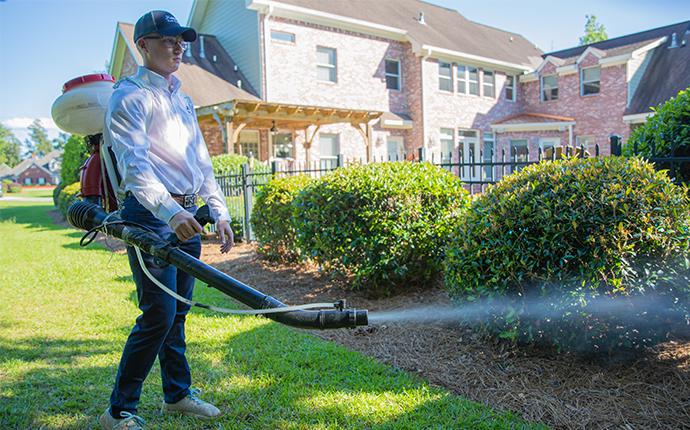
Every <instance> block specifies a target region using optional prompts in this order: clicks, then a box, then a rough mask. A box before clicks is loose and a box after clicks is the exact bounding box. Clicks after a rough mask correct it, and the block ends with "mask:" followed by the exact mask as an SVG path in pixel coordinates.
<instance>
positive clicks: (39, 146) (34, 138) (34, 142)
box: [24, 119, 53, 157]
mask: <svg viewBox="0 0 690 430" xmlns="http://www.w3.org/2000/svg"><path fill="white" fill-rule="evenodd" d="M28 128H29V133H30V139H26V140H25V141H24V143H25V144H26V146H27V148H28V149H29V150H28V153H29V154H31V155H36V156H37V157H43V156H44V155H46V154H48V153H49V152H50V151H52V150H53V145H52V143H51V142H50V140H49V139H48V133H47V132H46V129H45V128H43V124H41V120H40V119H35V120H34V122H32V123H31V125H30V126H29V127H28Z"/></svg>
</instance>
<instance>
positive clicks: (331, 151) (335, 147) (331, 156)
mask: <svg viewBox="0 0 690 430" xmlns="http://www.w3.org/2000/svg"><path fill="white" fill-rule="evenodd" d="M338 154H340V136H338V135H337V134H335V133H319V157H320V159H321V168H322V169H324V168H325V169H328V168H333V167H335V166H336V165H337V163H338Z"/></svg>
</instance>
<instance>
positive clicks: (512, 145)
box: [509, 139, 529, 172]
mask: <svg viewBox="0 0 690 430" xmlns="http://www.w3.org/2000/svg"><path fill="white" fill-rule="evenodd" d="M516 142H525V143H524V145H523V144H520V145H517V144H516ZM518 147H520V148H521V147H524V148H526V151H525V158H524V160H523V159H520V158H517V159H516V157H515V156H514V155H513V148H518ZM509 148H510V162H511V163H512V162H513V161H515V162H517V163H523V162H526V161H529V139H510V144H509ZM525 167H527V166H526V165H522V166H512V165H511V172H519V171H520V170H522V169H524V168H525Z"/></svg>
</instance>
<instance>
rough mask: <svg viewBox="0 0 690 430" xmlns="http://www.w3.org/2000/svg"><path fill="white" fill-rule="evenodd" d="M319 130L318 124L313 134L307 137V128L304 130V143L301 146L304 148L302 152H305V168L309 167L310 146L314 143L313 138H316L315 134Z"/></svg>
mask: <svg viewBox="0 0 690 430" xmlns="http://www.w3.org/2000/svg"><path fill="white" fill-rule="evenodd" d="M320 128H321V125H320V124H318V125H317V126H316V128H315V129H314V132H313V133H312V134H311V136H310V135H309V126H307V128H305V129H304V143H303V144H302V146H303V147H304V152H305V159H306V161H307V168H308V166H309V162H310V161H311V144H312V142H314V137H316V133H318V132H319V129H320Z"/></svg>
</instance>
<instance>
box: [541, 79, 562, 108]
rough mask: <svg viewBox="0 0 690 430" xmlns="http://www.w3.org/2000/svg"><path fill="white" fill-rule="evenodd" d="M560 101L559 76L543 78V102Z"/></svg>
mask: <svg viewBox="0 0 690 430" xmlns="http://www.w3.org/2000/svg"><path fill="white" fill-rule="evenodd" d="M549 100H558V76H556V75H548V76H542V77H541V101H543V102H546V101H549Z"/></svg>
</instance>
